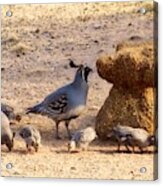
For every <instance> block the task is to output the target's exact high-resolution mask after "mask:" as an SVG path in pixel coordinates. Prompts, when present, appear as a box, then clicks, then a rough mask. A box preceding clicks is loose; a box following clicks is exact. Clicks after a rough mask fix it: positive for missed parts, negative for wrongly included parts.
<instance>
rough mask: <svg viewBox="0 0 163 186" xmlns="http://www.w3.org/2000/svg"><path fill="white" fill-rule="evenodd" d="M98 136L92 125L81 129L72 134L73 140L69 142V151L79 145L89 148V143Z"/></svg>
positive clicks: (84, 148)
mask: <svg viewBox="0 0 163 186" xmlns="http://www.w3.org/2000/svg"><path fill="white" fill-rule="evenodd" d="M96 137H97V135H96V132H95V130H94V129H93V128H92V127H87V128H85V129H82V130H79V131H77V132H75V133H74V134H73V135H72V137H71V140H70V141H69V143H68V151H69V152H72V151H75V150H76V148H77V147H78V148H81V149H83V150H87V149H88V146H89V144H90V143H91V142H92V141H93V140H94V139H95V138H96Z"/></svg>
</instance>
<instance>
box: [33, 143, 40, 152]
mask: <svg viewBox="0 0 163 186" xmlns="http://www.w3.org/2000/svg"><path fill="white" fill-rule="evenodd" d="M38 148H39V146H38V145H37V144H36V145H34V149H35V152H38Z"/></svg>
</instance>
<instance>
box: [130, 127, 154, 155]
mask: <svg viewBox="0 0 163 186" xmlns="http://www.w3.org/2000/svg"><path fill="white" fill-rule="evenodd" d="M127 143H128V144H129V145H130V146H131V147H132V148H133V152H135V147H136V146H137V147H138V148H139V149H140V152H143V149H144V148H145V147H148V146H151V145H154V144H155V137H154V136H151V135H150V134H149V133H148V132H147V131H146V130H144V129H142V128H133V129H132V131H131V133H130V135H128V136H127Z"/></svg>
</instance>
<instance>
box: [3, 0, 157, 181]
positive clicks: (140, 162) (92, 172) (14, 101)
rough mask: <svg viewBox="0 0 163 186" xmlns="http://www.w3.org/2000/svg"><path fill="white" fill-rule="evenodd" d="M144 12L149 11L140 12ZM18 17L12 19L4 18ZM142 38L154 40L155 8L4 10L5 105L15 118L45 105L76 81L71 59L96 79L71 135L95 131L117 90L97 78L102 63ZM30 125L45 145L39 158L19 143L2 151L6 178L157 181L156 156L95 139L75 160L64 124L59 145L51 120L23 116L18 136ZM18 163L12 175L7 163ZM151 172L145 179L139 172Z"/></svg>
mask: <svg viewBox="0 0 163 186" xmlns="http://www.w3.org/2000/svg"><path fill="white" fill-rule="evenodd" d="M143 6H145V7H146V8H147V10H148V12H147V13H146V14H144V15H142V14H141V13H139V11H138V10H139V9H140V7H143ZM9 9H10V10H11V11H12V13H13V15H12V17H6V16H5V12H6V11H7V10H9ZM132 36H140V37H142V38H144V39H148V38H153V13H152V4H151V3H144V4H143V3H100V4H98V3H94V4H91V3H83V4H79V3H78V4H56V5H36V4H35V5H26V6H23V5H17V6H3V7H2V64H1V71H2V75H1V76H2V102H4V103H8V104H9V105H11V106H13V107H14V108H15V110H16V112H19V113H24V110H25V109H26V108H27V107H29V106H32V105H34V104H36V103H38V102H39V101H41V100H42V99H43V98H44V97H45V96H46V95H48V94H49V93H51V92H52V91H54V90H56V89H57V88H59V87H61V86H63V85H65V84H66V83H68V82H71V81H72V79H73V76H74V74H75V70H74V69H71V68H69V66H68V59H70V58H71V59H73V60H74V61H75V62H76V63H85V64H87V65H89V66H90V67H91V68H93V70H94V73H93V74H92V75H91V76H90V77H89V85H90V89H89V95H88V102H87V111H86V112H85V113H84V114H83V115H82V116H81V117H79V118H78V119H76V120H74V121H72V122H71V124H70V127H71V131H72V132H73V131H75V130H77V129H79V128H84V127H86V126H88V125H92V126H93V125H94V123H95V117H96V115H97V112H98V110H99V109H100V107H101V106H102V104H103V103H104V100H105V99H106V97H107V96H108V93H109V90H110V89H111V86H112V85H111V84H108V83H107V82H105V81H104V80H102V79H101V78H100V77H99V76H98V74H97V72H96V66H95V64H96V59H97V58H98V57H99V56H100V55H102V54H109V53H112V52H114V51H115V47H116V45H117V43H119V42H121V41H123V40H126V39H129V38H130V37H132ZM27 123H31V124H33V125H35V126H37V128H38V129H39V130H40V132H41V135H42V146H41V148H40V150H39V152H38V153H34V154H26V151H25V150H26V149H25V144H24V142H23V141H21V139H19V138H16V139H15V146H14V150H13V152H11V153H8V152H7V149H6V147H4V146H2V175H3V176H23V177H55V178H86V179H91V178H94V179H135V180H152V179H153V178H154V167H153V162H154V155H153V154H152V153H150V154H148V153H145V154H139V153H136V154H127V153H116V151H115V150H116V147H115V146H114V145H111V143H110V142H102V141H100V140H96V141H95V142H93V143H92V144H91V146H90V149H89V151H88V152H79V153H72V154H69V153H68V152H67V142H68V140H67V135H66V131H65V128H64V125H63V126H62V124H61V125H60V132H61V134H62V138H63V139H62V140H60V141H57V140H56V139H55V138H54V133H55V125H54V123H53V121H51V120H50V119H48V118H46V117H42V116H36V115H29V116H26V115H24V116H23V118H22V121H21V122H20V123H17V124H16V125H15V126H12V128H13V130H18V129H19V128H20V127H21V126H23V125H25V124H27ZM7 163H12V165H13V167H12V169H9V170H8V169H6V164H7ZM141 167H146V169H147V171H146V173H140V168H141Z"/></svg>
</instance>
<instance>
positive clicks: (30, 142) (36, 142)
mask: <svg viewBox="0 0 163 186" xmlns="http://www.w3.org/2000/svg"><path fill="white" fill-rule="evenodd" d="M19 135H20V136H21V137H22V138H23V139H24V141H25V143H26V147H27V151H31V147H33V148H34V149H35V152H37V151H38V149H39V146H40V144H41V135H40V132H39V131H38V130H37V129H36V128H35V127H33V126H31V125H26V126H24V127H23V128H22V129H21V130H20V131H19Z"/></svg>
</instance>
